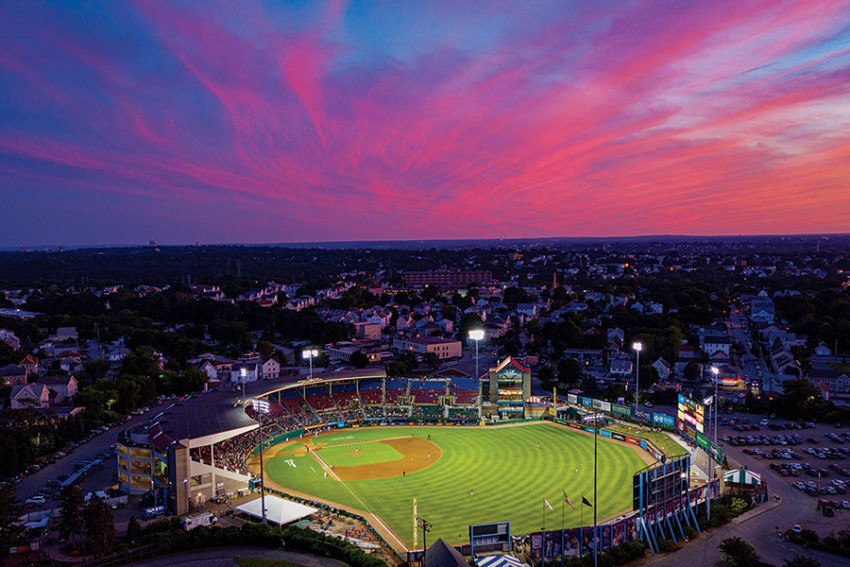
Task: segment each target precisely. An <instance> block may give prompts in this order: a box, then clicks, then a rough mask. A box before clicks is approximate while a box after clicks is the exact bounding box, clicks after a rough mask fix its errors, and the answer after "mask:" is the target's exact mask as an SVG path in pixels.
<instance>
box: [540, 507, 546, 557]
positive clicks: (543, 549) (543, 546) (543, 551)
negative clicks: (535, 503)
mask: <svg viewBox="0 0 850 567" xmlns="http://www.w3.org/2000/svg"><path fill="white" fill-rule="evenodd" d="M545 565H546V499H545V498H544V499H543V537H542V540H541V542H540V567H545Z"/></svg>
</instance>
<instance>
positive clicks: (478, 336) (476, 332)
mask: <svg viewBox="0 0 850 567" xmlns="http://www.w3.org/2000/svg"><path fill="white" fill-rule="evenodd" d="M469 338H470V339H472V340H473V341H475V379H476V380H478V379H479V378H480V377H481V375H480V374H479V371H478V342H479V341H481V340H482V339H483V338H484V329H472V330H470V331H469Z"/></svg>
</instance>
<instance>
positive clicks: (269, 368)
mask: <svg viewBox="0 0 850 567" xmlns="http://www.w3.org/2000/svg"><path fill="white" fill-rule="evenodd" d="M278 376H280V361H279V360H278V359H277V358H275V357H274V356H270V357H268V358H267V359H265V360H264V361H263V364H262V365H261V366H260V377H261V378H262V379H263V380H268V379H270V378H277V377H278Z"/></svg>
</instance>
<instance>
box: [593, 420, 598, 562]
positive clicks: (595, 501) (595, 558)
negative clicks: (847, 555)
mask: <svg viewBox="0 0 850 567" xmlns="http://www.w3.org/2000/svg"><path fill="white" fill-rule="evenodd" d="M598 433H599V420H598V419H597V416H596V415H594V419H593V567H598V565H599V553H597V549H598V548H599V541H598V538H597V537H596V536H597V535H598V534H597V533H596V510H597V509H598V508H599V499H598V498H597V495H596V445H597V437H598Z"/></svg>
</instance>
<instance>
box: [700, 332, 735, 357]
mask: <svg viewBox="0 0 850 567" xmlns="http://www.w3.org/2000/svg"><path fill="white" fill-rule="evenodd" d="M731 348H732V341H731V340H730V339H729V337H727V336H724V335H715V336H706V337H705V342H704V346H703V350H704V351H705V353H706V354H707V355H708V356H712V355H713V354H714V353H716V352H722V353H723V354H724V355H725V356H726V359H727V360H728V359H729V355H730V354H731Z"/></svg>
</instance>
